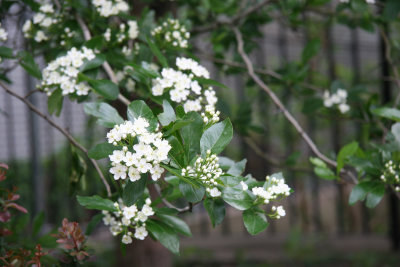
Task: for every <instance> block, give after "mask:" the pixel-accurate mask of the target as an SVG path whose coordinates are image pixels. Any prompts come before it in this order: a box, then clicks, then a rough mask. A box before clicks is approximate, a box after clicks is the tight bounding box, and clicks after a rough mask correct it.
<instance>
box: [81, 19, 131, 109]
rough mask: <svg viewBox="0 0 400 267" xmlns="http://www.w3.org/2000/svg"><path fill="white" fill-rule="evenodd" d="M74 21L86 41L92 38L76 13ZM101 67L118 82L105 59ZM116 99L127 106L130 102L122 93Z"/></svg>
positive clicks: (112, 79)
mask: <svg viewBox="0 0 400 267" xmlns="http://www.w3.org/2000/svg"><path fill="white" fill-rule="evenodd" d="M76 21H78V24H79V26H80V27H81V30H82V32H83V36H84V38H85V40H86V41H88V40H90V39H91V38H92V35H91V34H90V30H89V28H88V27H87V25H86V24H85V22H84V21H83V19H82V18H81V17H80V16H79V15H76ZM102 67H103V69H104V71H105V72H106V73H107V75H108V77H109V78H110V80H111V81H112V82H113V83H115V84H118V80H117V76H116V75H115V73H114V71H113V70H112V68H111V66H110V64H109V63H108V62H107V61H104V63H103V64H102ZM118 100H120V101H121V102H122V103H124V104H125V105H126V106H128V105H129V104H130V101H129V100H128V99H127V98H126V97H125V96H123V95H122V94H118Z"/></svg>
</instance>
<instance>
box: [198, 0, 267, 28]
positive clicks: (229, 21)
mask: <svg viewBox="0 0 400 267" xmlns="http://www.w3.org/2000/svg"><path fill="white" fill-rule="evenodd" d="M271 2H273V0H264V1H262V2H260V3H258V4H256V5H254V6H252V7H250V8H248V9H246V10H245V11H244V12H242V13H239V14H237V15H236V16H233V17H232V18H230V19H225V20H218V19H217V20H216V21H215V22H214V23H212V24H210V25H206V26H201V27H195V28H193V29H192V30H191V32H192V33H203V32H208V31H212V30H215V29H217V28H218V27H220V26H222V25H233V24H235V23H236V22H237V21H239V20H240V19H242V18H245V17H247V16H248V15H250V14H252V13H254V12H257V11H258V10H260V8H262V7H263V6H265V5H267V4H269V3H271Z"/></svg>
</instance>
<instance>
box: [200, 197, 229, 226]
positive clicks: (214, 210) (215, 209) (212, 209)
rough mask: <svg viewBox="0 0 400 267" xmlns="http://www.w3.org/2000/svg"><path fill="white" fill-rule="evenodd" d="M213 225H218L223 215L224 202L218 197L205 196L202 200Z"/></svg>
mask: <svg viewBox="0 0 400 267" xmlns="http://www.w3.org/2000/svg"><path fill="white" fill-rule="evenodd" d="M203 204H204V208H205V209H206V211H207V213H208V216H210V220H211V224H212V226H213V227H215V226H217V225H219V224H220V223H221V222H222V221H223V220H224V217H225V204H224V201H222V199H220V198H215V199H214V198H206V199H205V200H204V202H203Z"/></svg>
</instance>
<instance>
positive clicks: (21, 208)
mask: <svg viewBox="0 0 400 267" xmlns="http://www.w3.org/2000/svg"><path fill="white" fill-rule="evenodd" d="M6 208H14V209H17V210H19V211H20V212H23V213H28V211H27V210H26V209H25V208H24V207H22V206H20V205H18V204H16V203H8V204H6Z"/></svg>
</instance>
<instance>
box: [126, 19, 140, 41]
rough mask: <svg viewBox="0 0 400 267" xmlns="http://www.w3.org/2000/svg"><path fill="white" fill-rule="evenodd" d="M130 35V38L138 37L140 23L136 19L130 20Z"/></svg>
mask: <svg viewBox="0 0 400 267" xmlns="http://www.w3.org/2000/svg"><path fill="white" fill-rule="evenodd" d="M128 26H129V29H128V36H129V38H130V39H136V38H137V37H138V35H139V28H138V24H137V22H136V21H135V20H130V21H128Z"/></svg>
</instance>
